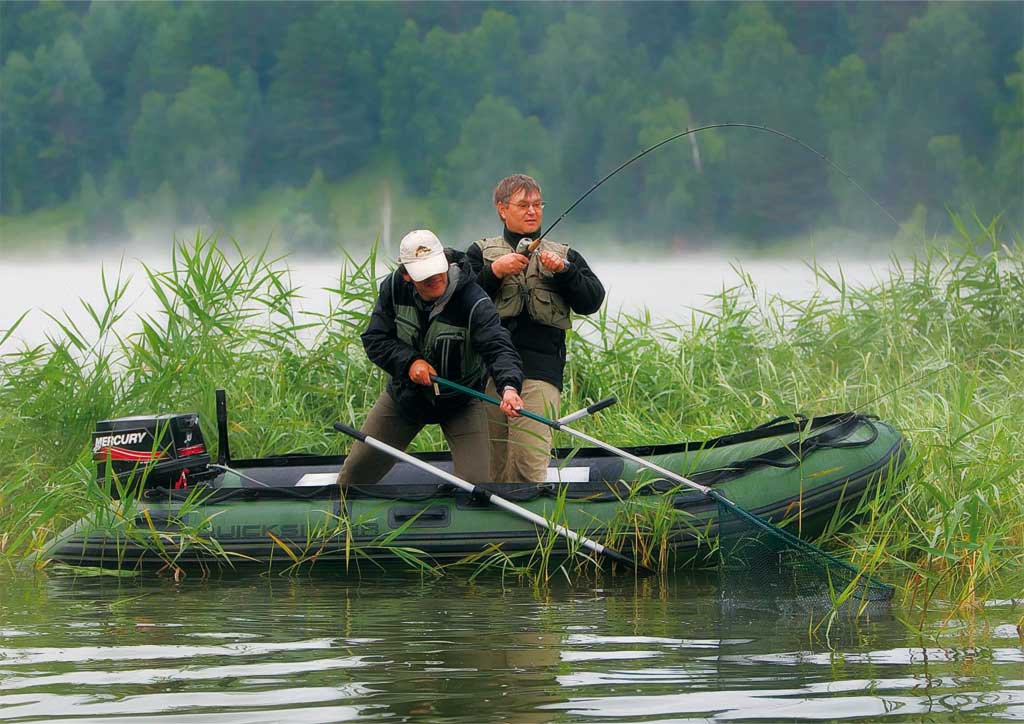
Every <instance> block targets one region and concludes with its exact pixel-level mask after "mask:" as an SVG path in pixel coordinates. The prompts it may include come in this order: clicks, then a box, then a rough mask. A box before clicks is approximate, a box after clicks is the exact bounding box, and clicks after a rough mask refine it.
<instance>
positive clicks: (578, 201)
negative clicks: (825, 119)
mask: <svg viewBox="0 0 1024 724" xmlns="http://www.w3.org/2000/svg"><path fill="white" fill-rule="evenodd" d="M713 128H750V129H753V130H756V131H763V132H765V133H770V134H772V135H774V136H778V137H779V138H784V139H786V140H787V141H792V142H793V143H796V144H797V145H799V146H802V147H803V148H805V149H807V150H808V151H810V152H811V153H813V154H814V155H815V156H817V157H818V158H820V159H821V160H823V161H824V162H825V163H827V164H828V165H829V166H831V167H832V168H834V169H835V170H836V171H838V172H839V173H840V174H841V175H842V176H843V177H844V178H845V179H846V180H847V181H849V182H850V183H851V184H853V185H854V187H855V188H856V189H857V190H858V191H860V192H861V193H862V194H864V195H865V196H866V197H867V198H868V199H869V200H870V201H871V203H873V204H874V205H875V206H877V207H878V208H879V209H880V210H881V212H882V213H883V214H885V215H886V216H887V217H888V218H889V220H890V221H892V223H893V224H895V225H896V226H897V227H899V225H900V222H898V221H897V220H896V218H895V217H894V216H893V215H892V214H891V213H889V210H888V209H886V208H885V207H884V206H882V204H881V203H879V202H878V200H877V199H875V197H874V196H872V195H871V194H869V193H868V192H867V190H865V189H864V187H863V186H861V185H860V184H859V183H857V181H856V180H854V178H853V177H852V176H851V175H850V174H848V173H847V172H846V171H845V170H844V169H843V168H842V167H841V166H840V165H839V164H837V163H836V162H835V161H833V160H832V159H830V158H829V157H828V156H826V155H825V154H823V153H822V152H821V151H819V150H817V149H816V148H814V147H812V146H810V145H808V144H806V143H804V142H803V141H801V140H800V139H799V138H797V137H796V136H791V135H789V134H788V133H783V132H782V131H777V130H775V129H774V128H769V127H768V126H762V125H759V124H757V123H711V124H708V125H706V126H700V127H699V128H690V129H687V130H685V131H682V132H680V133H677V134H675V135H673V136H669V137H668V138H666V139H664V140H663V141H658V142H657V143H655V144H654V145H653V146H650V147H649V148H645V149H644V150H643V151H641V152H640V153H638V154H636V155H635V156H633V157H632V158H631V159H629V160H628V161H626V162H624V163H622V164H621V165H620V166H619V167H618V168H616V169H615V170H614V171H612V172H611V173H609V174H608V175H607V176H605V177H604V178H602V179H601V180H600V181H598V182H597V183H595V184H594V185H593V186H591V187H590V188H589V189H587V191H586V193H584V194H583V195H582V196H580V197H579V198H578V199H576V200H575V201H574V202H573V203H572V204H571V205H570V206H569V208H567V209H566V210H565V211H563V212H562V214H561V216H559V217H558V218H557V219H555V220H554V222H553V223H552V224H551V226H549V227H548V228H547V230H546V231H543V232H542V233H541V235H540V236H538V237H537V238H536V239H534V240H533V242H532V243H531V244H530V246H529V249H528V250H529V251H530V252H531V253H532V252H534V251H536V249H537V247H538V246H539V245H540V242H541V241H542V240H543V239H544V237H546V236H547V235H548V234H550V233H551V230H552V229H554V228H555V227H556V226H558V222H560V221H561V220H562V219H564V218H565V217H566V216H568V215H569V214H570V213H571V212H572V210H573V209H575V208H576V207H577V206H579V205H580V204H581V203H582V202H583V200H584V199H585V198H587V197H588V196H590V194H592V193H594V191H596V190H597V189H598V187H600V186H601V184H603V183H604V182H605V181H607V180H608V179H610V178H611V177H612V176H614V175H615V174H617V173H618V172H619V171H621V170H622V169H624V168H626V167H627V166H629V165H630V164H632V163H634V162H635V161H639V160H640V159H641V158H643V157H644V156H646V155H647V154H649V153H650V152H651V151H654V150H655V149H658V148H661V147H662V146H664V145H665V144H666V143H670V142H672V141H675V140H676V139H678V138H683V137H684V136H689V135H691V134H694V133H700V132H701V131H709V130H711V129H713Z"/></svg>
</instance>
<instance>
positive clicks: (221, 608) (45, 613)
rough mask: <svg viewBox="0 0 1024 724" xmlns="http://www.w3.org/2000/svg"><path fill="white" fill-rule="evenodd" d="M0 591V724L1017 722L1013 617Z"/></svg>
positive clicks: (472, 596) (66, 585)
mask: <svg viewBox="0 0 1024 724" xmlns="http://www.w3.org/2000/svg"><path fill="white" fill-rule="evenodd" d="M0 575H2V577H0V721H11V722H43V721H46V722H133V723H134V722H169V721H175V722H195V723H197V724H198V723H200V722H210V723H212V722H278V721H289V722H344V721H353V720H367V721H379V722H407V721H424V722H428V721H429V722H466V723H467V724H470V723H478V722H689V721H780V720H781V721H791V720H805V721H857V720H864V721H877V720H886V721H893V722H897V721H899V722H904V721H905V722H910V721H913V722H918V721H923V720H927V721H997V720H1024V647H1022V643H1021V641H1020V639H1019V637H1018V634H1017V631H1016V628H1015V625H1014V624H1015V622H1016V621H1017V620H1019V618H1020V616H1021V610H1020V608H1018V607H1015V606H1014V603H1013V602H1012V601H998V602H995V603H994V605H992V606H990V607H989V608H988V609H986V611H985V612H984V615H983V616H982V617H981V618H979V620H978V621H976V622H975V626H974V628H973V629H972V633H971V634H970V635H967V634H963V633H960V634H948V635H946V636H941V637H939V638H938V639H937V640H933V641H931V642H926V641H922V640H920V639H919V638H918V637H917V636H916V635H914V634H913V633H910V632H909V631H908V629H907V628H906V627H905V626H904V625H903V624H901V623H899V621H898V620H897V618H896V616H897V615H906V614H905V612H904V613H901V611H900V610H899V609H898V608H897V609H894V610H893V611H892V612H891V613H889V614H884V615H881V616H877V617H875V618H872V619H867V620H862V621H849V620H841V621H836V622H834V623H833V625H832V626H831V628H830V629H827V630H826V629H821V630H819V631H818V632H817V633H811V632H810V631H809V621H808V619H807V616H806V615H805V614H801V613H799V612H797V611H785V610H783V611H779V610H766V609H764V608H762V607H758V606H756V605H752V606H746V607H736V606H730V607H728V608H727V609H723V607H722V606H721V605H720V603H719V601H718V600H717V598H716V595H715V586H714V582H713V579H711V580H708V579H703V578H690V577H678V578H673V579H671V580H668V581H658V580H657V579H642V580H639V581H636V580H634V579H632V578H631V577H628V576H620V577H615V578H609V579H607V580H604V581H602V582H594V581H590V582H587V583H583V582H576V583H575V584H573V585H571V586H570V585H568V584H567V583H564V582H558V581H556V582H555V584H554V585H553V587H552V588H551V589H550V590H546V591H537V590H536V589H534V588H532V587H531V586H529V585H528V584H518V583H516V582H511V581H507V582H505V583H504V584H503V583H502V581H501V580H500V579H497V578H492V579H489V580H486V581H483V582H477V583H468V582H467V581H466V579H465V577H461V578H454V579H453V578H448V579H444V580H440V581H430V580H428V581H423V580H421V579H420V578H418V577H416V576H415V575H411V574H408V573H404V572H391V573H388V574H385V575H383V576H380V575H376V576H373V577H369V578H368V577H364V578H363V580H361V581H358V580H351V579H346V578H345V577H344V576H343V575H341V574H340V573H339V572H334V573H318V574H317V575H315V576H314V577H309V578H298V579H286V578H281V577H278V576H261V575H259V574H258V573H256V574H252V575H244V576H238V575H233V577H231V578H218V579H214V580H208V581H202V580H198V579H197V578H195V577H192V578H187V579H186V580H185V581H183V582H181V583H178V584H175V583H174V582H173V581H169V580H160V579H152V578H151V579H146V580H117V579H111V578H92V577H85V578H77V579H76V578H72V577H69V576H67V575H56V574H54V573H50V574H48V575H41V576H37V575H30V574H24V573H22V574H19V575H18V576H17V577H13V576H11V575H9V574H0ZM927 630H928V631H929V632H930V633H935V631H936V629H935V627H934V624H929V626H928V628H927Z"/></svg>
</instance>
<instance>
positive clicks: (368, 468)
mask: <svg viewBox="0 0 1024 724" xmlns="http://www.w3.org/2000/svg"><path fill="white" fill-rule="evenodd" d="M398 261H399V263H400V266H399V267H398V269H396V270H395V271H394V272H393V273H392V274H390V275H388V276H387V277H386V278H385V279H384V281H383V282H382V283H381V285H380V292H379V294H378V296H377V303H376V304H375V305H374V308H373V313H372V314H371V316H370V322H369V324H368V325H367V327H366V331H364V332H363V334H362V337H361V339H362V341H363V347H364V349H365V350H366V354H367V356H368V357H369V358H370V361H371V362H373V363H374V364H375V365H377V366H378V367H380V368H381V369H383V370H384V371H385V372H387V373H388V374H389V375H390V376H391V378H390V380H388V386H387V390H386V391H385V392H384V393H383V394H382V395H381V396H380V397H379V398H378V399H377V402H376V403H375V404H374V406H373V409H371V410H370V413H369V415H368V416H367V418H366V422H365V423H364V424H363V428H362V432H364V433H366V434H367V435H369V436H371V437H374V438H377V439H378V440H380V441H382V442H385V443H388V444H389V445H392V446H393V447H397V448H399V449H402V450H404V449H405V448H406V447H408V445H409V443H411V442H412V440H413V438H414V437H416V435H417V433H419V431H420V430H422V429H423V427H424V426H425V425H427V424H430V423H437V424H440V425H441V430H442V432H443V433H444V436H445V439H446V440H447V441H448V445H449V447H450V448H451V451H452V463H453V465H454V468H455V471H454V472H455V475H457V476H459V477H460V478H463V479H464V480H468V481H469V482H471V483H480V482H486V481H487V480H488V478H489V475H490V453H489V450H490V446H489V444H488V431H487V413H486V412H485V410H484V409H483V405H482V403H481V402H480V401H479V400H476V399H475V398H472V397H469V396H468V395H465V394H463V393H460V392H455V391H451V390H449V389H445V388H441V389H440V391H439V394H438V391H437V390H435V389H434V387H433V385H432V384H431V381H430V377H431V375H438V376H440V377H444V378H445V379H449V380H453V381H455V382H458V383H460V384H462V385H464V386H466V387H471V388H473V389H476V390H480V391H482V390H483V389H484V386H485V384H486V382H487V379H488V377H490V378H491V379H493V380H494V381H495V382H496V384H497V385H499V389H501V390H502V401H501V409H502V410H503V411H504V413H505V414H506V415H508V416H509V417H518V416H519V410H520V409H522V407H523V401H522V399H520V397H519V393H520V391H521V390H522V387H523V370H522V360H521V359H520V357H519V353H518V352H516V349H515V347H514V346H513V345H512V338H511V336H510V335H509V333H508V330H506V329H505V328H504V327H503V326H502V325H501V321H500V320H499V318H498V311H497V309H495V307H494V303H493V302H492V301H491V299H490V297H488V296H487V293H486V292H484V290H483V289H481V288H480V287H479V285H477V283H476V275H475V274H473V273H471V272H470V270H469V267H468V266H464V264H465V263H466V260H465V254H463V253H461V252H458V251H455V250H453V249H445V248H443V247H442V246H441V242H440V240H439V239H438V238H437V236H436V235H435V234H434V233H433V232H431V231H427V230H425V229H417V230H416V231H411V232H409V233H408V234H406V235H405V237H404V238H403V239H402V244H401V247H400V248H399V254H398ZM393 464H394V458H392V457H391V456H389V455H387V454H386V453H382V452H380V451H378V450H376V449H374V448H371V447H369V446H368V445H366V444H364V443H361V442H355V443H353V445H352V450H351V452H350V453H349V455H348V457H347V458H346V459H345V463H344V465H342V468H341V471H340V472H339V473H338V484H339V485H341V486H342V487H343V488H345V487H347V486H349V485H368V484H370V483H375V482H377V481H378V480H380V479H381V478H382V477H383V476H384V474H385V473H387V471H388V470H389V469H390V468H391V466H392V465H393Z"/></svg>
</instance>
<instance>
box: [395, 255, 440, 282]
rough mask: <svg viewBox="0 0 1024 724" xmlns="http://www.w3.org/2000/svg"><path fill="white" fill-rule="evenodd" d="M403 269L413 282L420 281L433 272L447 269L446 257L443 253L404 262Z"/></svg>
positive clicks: (430, 275)
mask: <svg viewBox="0 0 1024 724" xmlns="http://www.w3.org/2000/svg"><path fill="white" fill-rule="evenodd" d="M405 271H406V273H407V274H408V275H409V276H410V277H412V280H413V281H415V282H421V281H423V280H424V279H426V278H428V277H432V276H434V275H435V274H441V273H443V272H446V271H448V258H447V257H446V256H445V255H444V253H441V254H438V255H437V256H431V257H427V258H426V259H417V260H416V261H407V262H405Z"/></svg>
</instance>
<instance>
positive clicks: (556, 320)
mask: <svg viewBox="0 0 1024 724" xmlns="http://www.w3.org/2000/svg"><path fill="white" fill-rule="evenodd" d="M530 316H531V317H533V318H534V319H535V320H536V321H538V322H540V323H542V324H547V325H549V326H552V327H558V328H559V329H569V327H570V326H571V322H570V320H569V312H568V309H567V307H566V304H565V302H564V301H563V300H562V299H561V298H560V296H559V295H558V293H557V292H552V291H551V290H549V289H543V288H534V289H532V290H531V291H530Z"/></svg>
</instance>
